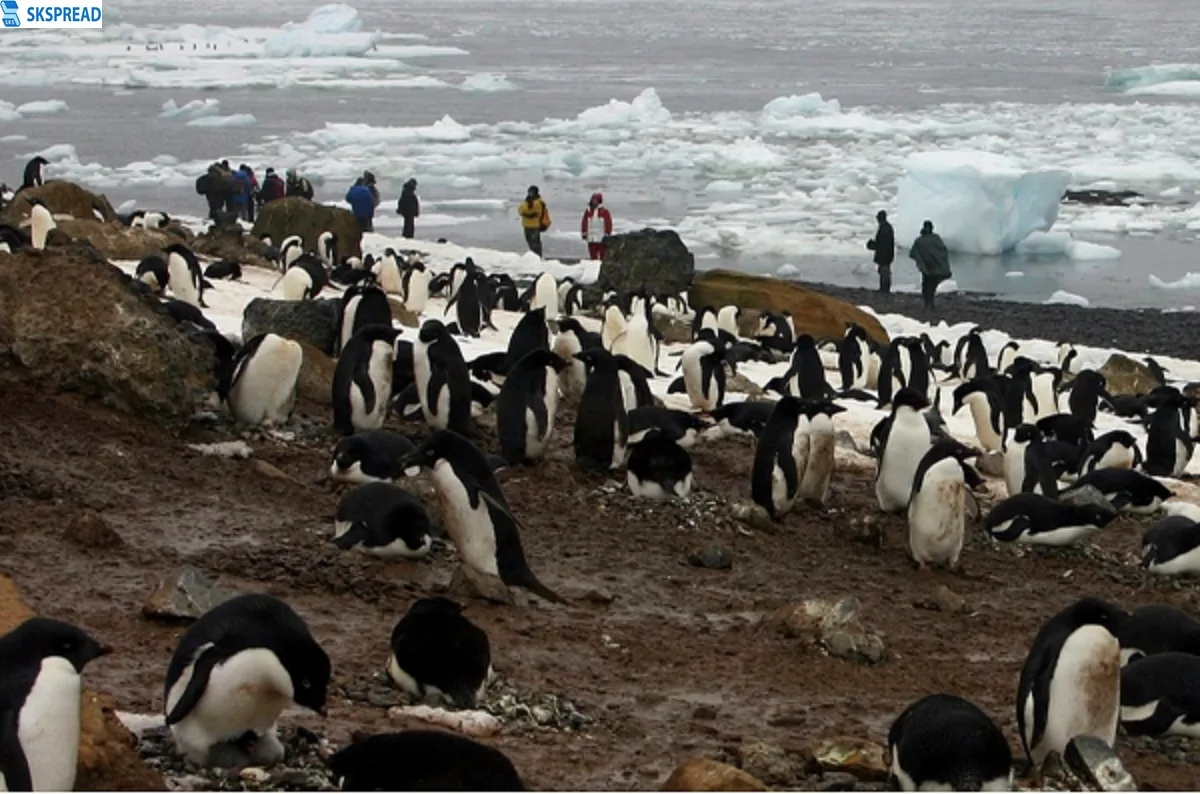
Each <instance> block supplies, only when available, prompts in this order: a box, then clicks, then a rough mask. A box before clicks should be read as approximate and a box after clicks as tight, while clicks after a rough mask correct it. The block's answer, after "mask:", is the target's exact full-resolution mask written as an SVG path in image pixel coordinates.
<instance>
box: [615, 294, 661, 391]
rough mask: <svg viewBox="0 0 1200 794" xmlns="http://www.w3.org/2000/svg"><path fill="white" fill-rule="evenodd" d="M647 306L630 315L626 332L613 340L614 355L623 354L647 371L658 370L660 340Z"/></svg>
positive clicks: (641, 304) (642, 304)
mask: <svg viewBox="0 0 1200 794" xmlns="http://www.w3.org/2000/svg"><path fill="white" fill-rule="evenodd" d="M639 306H645V307H646V308H642V309H641V310H639V311H635V312H634V313H633V314H632V315H630V316H629V318H628V321H627V322H626V324H625V330H624V332H623V333H622V334H621V335H620V336H618V337H617V338H616V339H615V340H613V345H612V353H613V355H623V356H626V357H628V358H629V359H631V360H633V361H635V362H637V364H638V365H639V366H641V367H642V368H644V369H645V370H646V371H647V372H649V373H651V374H653V373H655V372H657V371H658V352H659V347H658V341H657V340H656V339H655V337H654V325H653V323H651V322H650V314H649V307H648V306H647V305H646V304H645V303H644V302H640V303H639Z"/></svg>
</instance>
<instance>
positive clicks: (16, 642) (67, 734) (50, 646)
mask: <svg viewBox="0 0 1200 794" xmlns="http://www.w3.org/2000/svg"><path fill="white" fill-rule="evenodd" d="M111 652H112V649H111V648H108V647H106V646H103V645H101V644H100V643H99V642H97V641H96V640H95V639H94V638H93V637H92V636H91V635H89V634H88V633H87V632H85V631H83V629H80V628H77V627H75V626H72V625H71V624H69V623H63V622H61V621H58V620H50V619H49V618H30V619H29V620H26V621H25V622H24V623H22V624H21V625H19V626H17V627H16V628H15V629H13V630H12V631H10V632H9V633H8V634H5V635H4V636H3V637H0V669H2V670H3V671H4V675H3V679H2V680H0V720H2V721H3V725H2V726H0V781H2V782H3V785H4V790H5V791H74V789H75V768H76V764H77V758H78V754H79V733H80V723H79V720H80V697H81V694H82V687H83V683H82V679H81V676H82V675H83V668H84V667H85V666H86V665H87V663H88V662H90V661H92V660H93V659H98V658H100V657H101V656H105V655H107V654H109V653H111Z"/></svg>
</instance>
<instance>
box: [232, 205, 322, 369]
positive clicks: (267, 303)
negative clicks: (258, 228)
mask: <svg viewBox="0 0 1200 794" xmlns="http://www.w3.org/2000/svg"><path fill="white" fill-rule="evenodd" d="M272 203H273V202H272ZM337 312H338V302H337V301H336V300H332V299H320V300H307V301H281V300H273V299H271V298H255V299H254V300H252V301H250V303H249V304H247V306H246V311H245V313H243V314H242V339H243V340H249V339H252V338H254V337H256V336H258V335H259V334H268V333H270V334H278V335H279V336H282V337H283V338H284V339H294V340H296V341H297V342H302V343H305V344H309V345H312V346H313V347H315V348H316V349H317V350H320V351H321V352H322V353H324V354H325V355H327V356H331V355H333V345H334V340H335V339H336V338H337Z"/></svg>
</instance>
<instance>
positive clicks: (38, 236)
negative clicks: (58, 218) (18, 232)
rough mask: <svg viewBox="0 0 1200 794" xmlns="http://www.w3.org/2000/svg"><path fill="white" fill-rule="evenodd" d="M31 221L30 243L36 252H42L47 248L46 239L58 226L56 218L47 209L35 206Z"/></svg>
mask: <svg viewBox="0 0 1200 794" xmlns="http://www.w3.org/2000/svg"><path fill="white" fill-rule="evenodd" d="M29 219H30V229H29V238H30V242H31V243H32V244H33V247H34V248H35V249H36V250H38V251H42V250H44V249H45V248H46V238H47V237H48V236H49V234H50V230H51V229H53V228H55V227H56V226H57V224H56V223H55V222H54V216H53V215H52V214H51V213H50V210H48V209H46V208H45V207H40V206H37V205H34V207H33V209H32V210H31V211H30V213H29Z"/></svg>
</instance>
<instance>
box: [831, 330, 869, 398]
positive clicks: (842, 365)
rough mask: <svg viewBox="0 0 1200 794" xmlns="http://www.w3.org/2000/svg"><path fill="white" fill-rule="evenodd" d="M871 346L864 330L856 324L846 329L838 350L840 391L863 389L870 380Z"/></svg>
mask: <svg viewBox="0 0 1200 794" xmlns="http://www.w3.org/2000/svg"><path fill="white" fill-rule="evenodd" d="M870 356H871V346H870V341H869V337H868V336H867V332H866V330H864V329H863V327H862V326H861V325H858V324H857V323H852V324H851V325H850V326H849V327H848V328H846V334H845V335H844V336H843V337H842V344H841V346H840V347H839V348H838V372H839V373H840V374H841V376H842V391H850V390H851V389H865V388H867V387H868V380H869V378H870V370H869V360H870Z"/></svg>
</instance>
